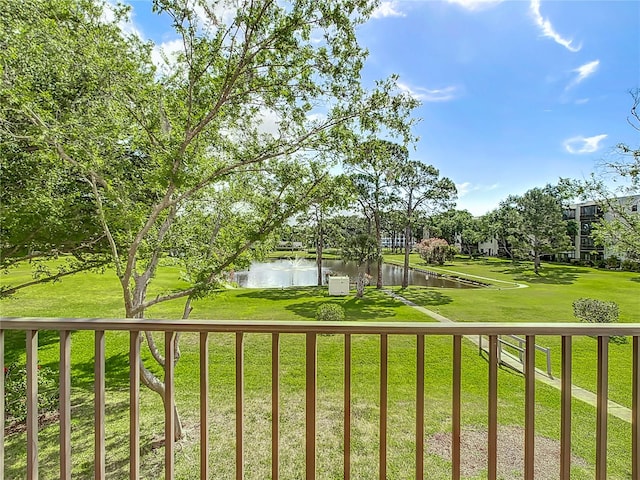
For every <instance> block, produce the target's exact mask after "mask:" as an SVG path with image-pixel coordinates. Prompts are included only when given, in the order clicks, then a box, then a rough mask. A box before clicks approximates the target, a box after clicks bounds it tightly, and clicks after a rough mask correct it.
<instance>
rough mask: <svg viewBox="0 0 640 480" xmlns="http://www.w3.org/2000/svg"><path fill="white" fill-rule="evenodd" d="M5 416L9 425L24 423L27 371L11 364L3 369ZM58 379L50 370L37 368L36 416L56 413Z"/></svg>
mask: <svg viewBox="0 0 640 480" xmlns="http://www.w3.org/2000/svg"><path fill="white" fill-rule="evenodd" d="M4 391H5V393H4V401H5V406H4V408H5V415H6V418H7V422H8V424H9V425H14V424H20V423H24V422H25V421H26V419H27V402H26V392H27V369H26V367H25V366H24V365H18V364H15V363H14V364H11V365H9V366H8V367H5V369H4ZM59 395H60V393H59V390H58V378H57V373H56V372H54V371H53V370H52V369H51V368H47V367H42V368H41V367H40V366H38V415H39V416H40V415H45V414H47V413H51V412H57V411H58V398H59Z"/></svg>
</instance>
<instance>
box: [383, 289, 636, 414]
mask: <svg viewBox="0 0 640 480" xmlns="http://www.w3.org/2000/svg"><path fill="white" fill-rule="evenodd" d="M383 291H384V292H385V293H386V294H387V295H390V296H391V297H393V298H395V299H396V300H399V301H400V302H402V303H404V304H405V305H408V306H410V307H412V308H415V309H416V310H418V311H419V312H422V313H424V314H425V315H428V316H429V317H431V318H433V319H434V320H437V321H438V322H441V323H454V322H453V320H451V319H449V318H447V317H443V316H442V315H440V314H439V313H436V312H434V311H432V310H429V309H427V308H424V307H421V306H420V305H416V304H415V303H413V302H411V301H410V300H407V299H406V298H404V297H402V296H400V295H398V294H397V293H394V292H392V291H391V290H383ZM465 338H466V339H467V340H469V341H470V342H471V343H473V344H474V345H476V346H477V347H478V348H482V349H484V348H485V345H484V344H485V342H484V341H483V340H482V339H480V340H479V337H477V336H475V335H474V336H470V335H465ZM487 346H488V342H487ZM501 360H502V363H504V364H506V365H508V366H509V367H510V368H512V369H514V370H516V371H517V372H520V373H523V365H522V363H521V362H520V360H519V359H518V358H517V357H515V356H513V355H511V354H509V353H508V352H504V351H503V352H502V357H501ZM536 380H538V381H540V382H542V383H545V384H547V385H549V386H551V387H553V388H556V389H558V390H560V389H561V381H560V379H559V378H550V377H549V376H548V375H547V374H546V372H543V371H541V370H539V369H537V368H536ZM571 395H573V397H574V398H577V399H578V400H581V401H583V402H585V403H588V404H589V405H592V406H593V407H596V405H597V401H598V397H597V396H596V394H595V393H593V392H590V391H589V390H585V389H584V388H581V387H578V386H577V385H572V386H571ZM608 402H609V405H608V413H609V415H613V416H614V417H616V418H619V419H620V420H624V421H625V422H628V423H631V409H629V408H627V407H625V406H623V405H620V404H618V403H615V402H612V401H611V400H609V401H608Z"/></svg>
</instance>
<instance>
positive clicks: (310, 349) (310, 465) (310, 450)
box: [305, 333, 318, 480]
mask: <svg viewBox="0 0 640 480" xmlns="http://www.w3.org/2000/svg"><path fill="white" fill-rule="evenodd" d="M317 356H318V354H317V341H316V334H315V333H307V348H306V382H307V386H306V420H305V423H306V429H307V434H306V463H307V471H306V479H307V480H314V479H315V478H316V376H317Z"/></svg>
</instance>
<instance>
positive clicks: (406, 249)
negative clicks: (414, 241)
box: [402, 224, 411, 288]
mask: <svg viewBox="0 0 640 480" xmlns="http://www.w3.org/2000/svg"><path fill="white" fill-rule="evenodd" d="M410 238H411V225H410V224H407V226H406V227H405V229H404V271H403V272H402V288H407V287H409V253H410V252H411V249H410V248H409V239H410Z"/></svg>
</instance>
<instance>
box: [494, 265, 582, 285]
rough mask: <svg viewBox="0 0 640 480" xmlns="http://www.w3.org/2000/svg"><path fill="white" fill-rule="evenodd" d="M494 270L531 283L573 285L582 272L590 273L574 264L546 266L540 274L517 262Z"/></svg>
mask: <svg viewBox="0 0 640 480" xmlns="http://www.w3.org/2000/svg"><path fill="white" fill-rule="evenodd" d="M491 271H492V272H496V273H502V274H506V275H513V279H514V280H515V281H517V282H525V283H531V284H547V285H571V284H572V283H574V282H575V281H576V280H577V279H578V278H579V277H580V275H581V274H583V273H588V272H589V270H587V269H585V268H576V267H572V266H569V265H567V266H558V265H554V266H553V267H545V266H544V265H543V266H542V267H541V269H540V274H539V275H536V274H535V273H534V272H533V269H532V267H531V265H526V264H515V265H513V266H511V267H506V268H497V269H492V270H491Z"/></svg>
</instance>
